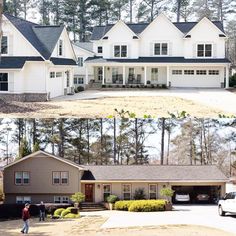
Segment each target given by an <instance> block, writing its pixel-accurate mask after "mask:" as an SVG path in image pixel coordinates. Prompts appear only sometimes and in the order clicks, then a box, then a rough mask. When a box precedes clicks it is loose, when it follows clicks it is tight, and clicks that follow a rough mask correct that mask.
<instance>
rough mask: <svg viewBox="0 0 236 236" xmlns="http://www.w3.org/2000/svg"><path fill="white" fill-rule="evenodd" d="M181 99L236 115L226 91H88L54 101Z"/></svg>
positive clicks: (232, 99) (233, 97) (232, 97)
mask: <svg viewBox="0 0 236 236" xmlns="http://www.w3.org/2000/svg"><path fill="white" fill-rule="evenodd" d="M155 96H163V97H164V96H167V97H168V96H169V97H179V98H183V99H187V100H191V101H193V102H197V103H200V104H203V105H205V106H208V107H211V108H215V109H218V110H222V111H224V112H227V113H233V114H236V106H235V102H236V94H235V93H231V92H229V91H227V90H224V89H197V88H196V89H194V88H193V89H187V88H186V89H181V88H178V89H177V88H176V89H175V88H172V89H163V90H161V89H160V90H156V89H131V90H122V89H120V90H116V89H114V90H86V91H84V92H82V93H78V94H75V95H74V96H62V97H58V98H54V99H53V101H75V100H89V99H99V98H108V97H110V98H112V97H155Z"/></svg>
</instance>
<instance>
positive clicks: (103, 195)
mask: <svg viewBox="0 0 236 236" xmlns="http://www.w3.org/2000/svg"><path fill="white" fill-rule="evenodd" d="M106 185H109V186H110V192H109V195H111V194H112V184H109V183H108V184H103V185H102V196H103V198H102V199H103V201H105V199H104V194H105V193H108V192H104V186H106Z"/></svg>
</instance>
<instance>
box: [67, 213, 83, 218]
mask: <svg viewBox="0 0 236 236" xmlns="http://www.w3.org/2000/svg"><path fill="white" fill-rule="evenodd" d="M79 217H80V214H73V213H69V214H67V215H66V216H65V217H64V218H65V219H75V218H79Z"/></svg>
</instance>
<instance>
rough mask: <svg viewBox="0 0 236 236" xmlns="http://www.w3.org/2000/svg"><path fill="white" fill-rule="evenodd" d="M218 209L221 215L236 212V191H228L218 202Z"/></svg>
mask: <svg viewBox="0 0 236 236" xmlns="http://www.w3.org/2000/svg"><path fill="white" fill-rule="evenodd" d="M218 211H219V215H220V216H224V215H225V213H232V214H236V192H231V193H227V194H226V195H225V196H224V197H223V199H222V200H220V201H219V203H218Z"/></svg>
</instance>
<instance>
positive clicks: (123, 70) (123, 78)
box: [123, 66, 125, 85]
mask: <svg viewBox="0 0 236 236" xmlns="http://www.w3.org/2000/svg"><path fill="white" fill-rule="evenodd" d="M123 85H125V66H123Z"/></svg>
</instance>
